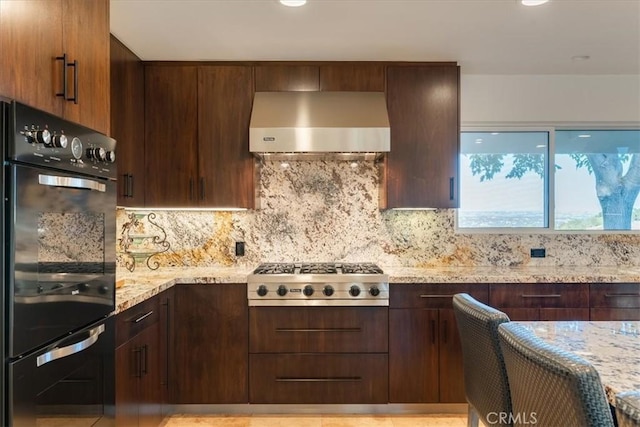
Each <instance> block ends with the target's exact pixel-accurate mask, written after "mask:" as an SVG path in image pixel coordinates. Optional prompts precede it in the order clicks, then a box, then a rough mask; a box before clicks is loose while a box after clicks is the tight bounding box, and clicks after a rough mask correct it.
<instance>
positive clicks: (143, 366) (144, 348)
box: [140, 344, 148, 376]
mask: <svg viewBox="0 0 640 427" xmlns="http://www.w3.org/2000/svg"><path fill="white" fill-rule="evenodd" d="M147 350H148V346H147V345H146V344H145V345H143V346H142V349H141V351H142V354H143V355H142V356H140V358H141V359H142V361H143V363H140V366H141V369H140V371H141V372H142V374H144V375H147V362H148V361H147V357H148V356H147V353H148V351H147ZM142 374H141V375H140V376H142Z"/></svg>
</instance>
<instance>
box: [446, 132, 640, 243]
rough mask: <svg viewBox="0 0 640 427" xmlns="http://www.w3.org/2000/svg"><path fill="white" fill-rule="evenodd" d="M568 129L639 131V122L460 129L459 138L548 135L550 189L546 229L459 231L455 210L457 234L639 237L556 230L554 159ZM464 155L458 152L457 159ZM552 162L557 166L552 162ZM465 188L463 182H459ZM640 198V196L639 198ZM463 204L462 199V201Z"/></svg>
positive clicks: (505, 228) (472, 229)
mask: <svg viewBox="0 0 640 427" xmlns="http://www.w3.org/2000/svg"><path fill="white" fill-rule="evenodd" d="M567 130H585V131H589V130H640V123H637V124H632V123H621V124H619V125H616V124H611V123H607V124H601V123H591V122H589V123H581V122H579V123H562V124H553V123H547V124H539V125H532V124H496V125H490V124H482V125H472V124H469V125H463V126H461V127H460V139H462V133H463V132H547V133H548V134H549V147H548V150H547V158H546V162H545V177H546V182H547V185H548V187H547V188H546V189H545V201H544V205H545V209H546V212H545V215H546V218H547V227H483V228H477V227H475V228H460V227H459V226H458V212H459V209H456V213H455V218H454V232H455V234H461V235H462V234H520V235H532V234H640V229H638V230H559V229H556V228H555V223H556V221H555V186H556V185H555V184H556V181H555V174H556V169H555V167H554V165H555V156H556V144H555V141H556V131H567ZM461 155H462V152H461V150H459V152H458V160H459V157H460V156H461ZM552 160H553V162H554V163H551V162H552ZM460 185H462V182H460ZM638 197H640V196H638ZM460 202H462V200H461V201H460Z"/></svg>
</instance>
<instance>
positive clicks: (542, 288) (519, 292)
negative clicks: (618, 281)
mask: <svg viewBox="0 0 640 427" xmlns="http://www.w3.org/2000/svg"><path fill="white" fill-rule="evenodd" d="M489 305H490V306H492V307H495V308H497V309H498V310H501V309H502V308H509V307H521V308H572V307H578V308H579V307H584V308H587V307H589V286H588V285H586V284H584V283H522V284H521V283H519V284H512V283H500V284H492V285H491V286H490V297H489Z"/></svg>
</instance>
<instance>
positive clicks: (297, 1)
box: [280, 0, 307, 7]
mask: <svg viewBox="0 0 640 427" xmlns="http://www.w3.org/2000/svg"><path fill="white" fill-rule="evenodd" d="M280 3H282V4H283V5H285V6H289V7H298V6H304V5H305V4H306V3H307V0H280Z"/></svg>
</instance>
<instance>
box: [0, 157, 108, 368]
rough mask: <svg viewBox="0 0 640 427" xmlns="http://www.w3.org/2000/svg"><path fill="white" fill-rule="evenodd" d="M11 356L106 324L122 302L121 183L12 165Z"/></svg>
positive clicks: (10, 218)
mask: <svg viewBox="0 0 640 427" xmlns="http://www.w3.org/2000/svg"><path fill="white" fill-rule="evenodd" d="M9 173H10V177H9V179H10V182H11V186H10V191H9V195H8V196H9V207H10V209H9V211H10V213H9V215H8V218H7V220H8V234H9V239H10V241H9V242H8V243H9V245H10V248H9V250H8V251H7V254H8V260H9V262H8V265H7V269H8V270H9V274H8V275H7V276H8V279H9V287H10V295H9V300H8V306H9V307H8V308H9V333H10V336H9V356H10V357H17V356H20V355H22V354H25V353H28V352H31V351H33V350H34V349H36V348H38V347H41V346H43V345H45V344H47V343H49V342H52V341H53V340H55V339H56V338H57V337H60V336H63V335H64V334H67V333H69V332H70V331H76V330H79V329H81V328H83V327H84V326H86V325H88V324H90V323H92V322H95V321H97V320H98V319H101V318H105V317H106V316H107V315H109V313H111V312H112V311H113V310H114V305H115V304H114V303H115V238H116V230H115V227H116V224H115V206H116V184H115V182H113V181H108V180H105V179H100V178H92V177H88V176H83V175H71V174H68V173H63V172H58V171H56V170H54V169H45V168H35V167H29V166H25V165H21V164H11V165H10V166H9Z"/></svg>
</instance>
